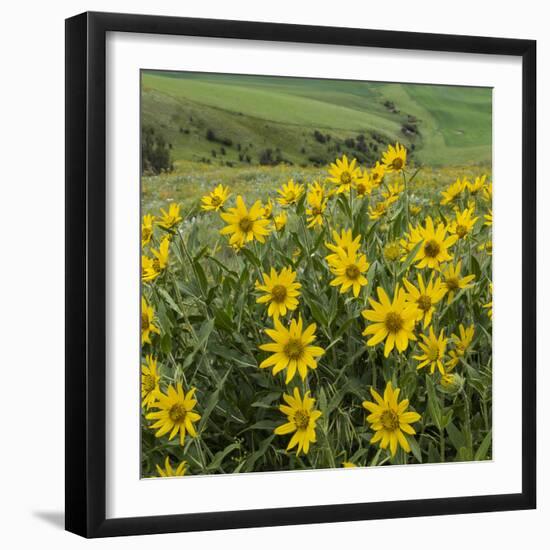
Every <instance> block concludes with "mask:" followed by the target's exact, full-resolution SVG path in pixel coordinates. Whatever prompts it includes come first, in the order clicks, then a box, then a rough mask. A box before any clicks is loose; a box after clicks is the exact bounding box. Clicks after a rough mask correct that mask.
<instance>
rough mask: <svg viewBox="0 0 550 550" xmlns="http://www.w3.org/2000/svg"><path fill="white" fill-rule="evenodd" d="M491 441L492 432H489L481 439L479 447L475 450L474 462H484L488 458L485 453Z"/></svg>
mask: <svg viewBox="0 0 550 550" xmlns="http://www.w3.org/2000/svg"><path fill="white" fill-rule="evenodd" d="M492 441H493V431H492V430H489V431H488V432H487V435H486V436H485V437H484V438H483V441H482V442H481V445H480V446H479V448H478V449H477V451H476V454H475V455H474V460H486V459H488V458H489V457H488V456H487V453H488V452H489V447H490V446H491V443H492Z"/></svg>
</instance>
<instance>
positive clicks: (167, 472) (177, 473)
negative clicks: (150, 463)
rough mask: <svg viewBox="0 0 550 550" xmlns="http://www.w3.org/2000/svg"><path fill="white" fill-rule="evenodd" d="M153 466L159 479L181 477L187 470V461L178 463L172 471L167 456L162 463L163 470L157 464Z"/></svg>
mask: <svg viewBox="0 0 550 550" xmlns="http://www.w3.org/2000/svg"><path fill="white" fill-rule="evenodd" d="M155 466H156V468H157V472H158V474H159V477H181V476H184V475H185V472H186V470H187V461H185V460H184V461H183V462H180V463H179V464H178V465H177V467H176V469H175V470H174V468H172V465H171V464H170V457H168V456H167V457H166V460H165V461H164V470H163V469H162V468H161V467H160V466H159V465H158V464H155Z"/></svg>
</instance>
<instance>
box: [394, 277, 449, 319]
mask: <svg viewBox="0 0 550 550" xmlns="http://www.w3.org/2000/svg"><path fill="white" fill-rule="evenodd" d="M403 284H404V285H405V288H406V289H407V294H406V295H405V299H406V300H407V302H412V303H414V304H415V305H416V307H417V312H418V316H417V320H418V321H421V320H422V319H424V328H426V327H428V326H429V324H430V323H431V322H432V315H433V312H434V311H435V305H436V304H437V303H438V302H439V301H441V300H442V299H443V297H444V296H445V293H446V292H447V290H446V289H445V287H444V286H443V285H442V283H441V279H440V278H439V277H438V278H437V279H434V277H433V275H432V276H431V277H430V280H429V281H428V284H427V285H426V284H424V278H423V277H422V275H421V274H420V273H418V287H416V286H414V285H413V284H412V283H411V282H409V281H408V280H407V279H403Z"/></svg>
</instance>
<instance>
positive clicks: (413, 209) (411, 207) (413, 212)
mask: <svg viewBox="0 0 550 550" xmlns="http://www.w3.org/2000/svg"><path fill="white" fill-rule="evenodd" d="M420 212H422V206H420V205H417V204H411V205H409V213H410V214H411V215H412V216H418V214H420Z"/></svg>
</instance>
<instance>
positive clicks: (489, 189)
mask: <svg viewBox="0 0 550 550" xmlns="http://www.w3.org/2000/svg"><path fill="white" fill-rule="evenodd" d="M481 196H482V198H483V200H486V201H487V202H492V200H493V184H492V183H491V182H489V183H487V184H486V185H485V187H484V188H483V189H482V191H481Z"/></svg>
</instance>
